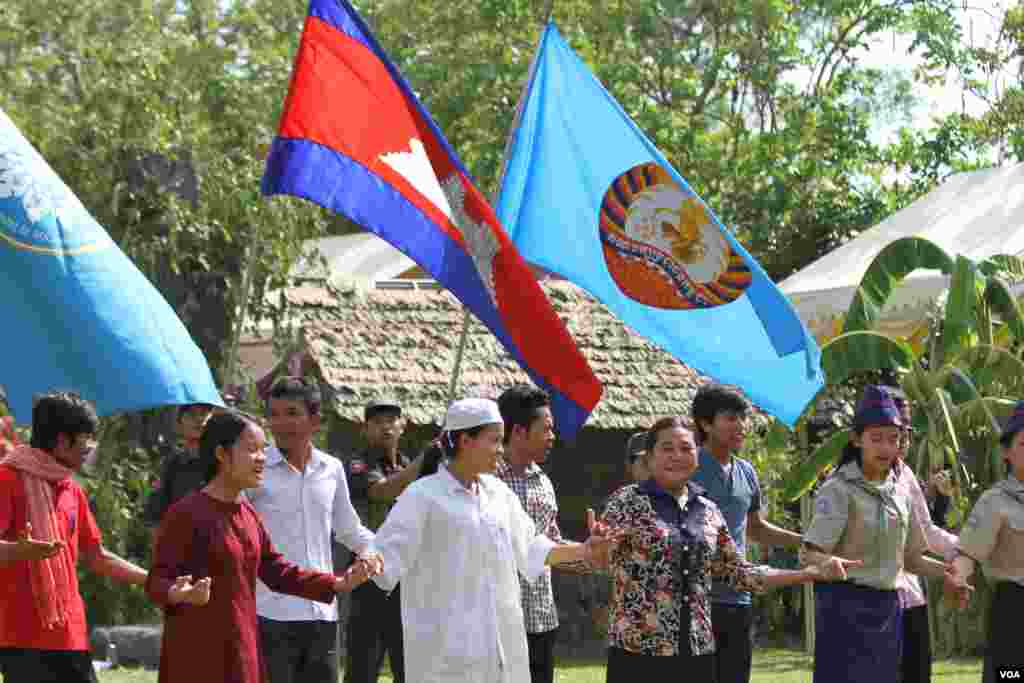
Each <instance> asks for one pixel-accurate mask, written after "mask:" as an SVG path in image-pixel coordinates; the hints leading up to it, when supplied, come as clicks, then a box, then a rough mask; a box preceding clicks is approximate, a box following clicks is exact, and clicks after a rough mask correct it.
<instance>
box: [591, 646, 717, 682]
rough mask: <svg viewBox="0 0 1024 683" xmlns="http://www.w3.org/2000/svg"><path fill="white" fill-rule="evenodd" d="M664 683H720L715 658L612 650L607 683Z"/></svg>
mask: <svg viewBox="0 0 1024 683" xmlns="http://www.w3.org/2000/svg"><path fill="white" fill-rule="evenodd" d="M661 681H666V682H668V681H693V683H720V682H716V680H715V657H714V655H699V656H696V657H695V656H693V655H675V656H671V657H656V656H654V655H639V654H635V653H633V652H627V651H626V650H621V649H619V648H617V647H610V648H608V668H607V670H606V672H605V683H660V682H661Z"/></svg>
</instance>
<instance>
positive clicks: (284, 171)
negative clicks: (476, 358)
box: [263, 0, 601, 437]
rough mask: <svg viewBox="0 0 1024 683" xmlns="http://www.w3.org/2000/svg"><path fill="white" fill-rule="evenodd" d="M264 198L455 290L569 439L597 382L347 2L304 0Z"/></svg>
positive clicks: (594, 396) (597, 390) (593, 399)
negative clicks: (324, 216)
mask: <svg viewBox="0 0 1024 683" xmlns="http://www.w3.org/2000/svg"><path fill="white" fill-rule="evenodd" d="M263 192H264V194H267V195H273V194H290V195H295V196H298V197H304V198H306V199H309V200H311V201H313V202H315V203H317V204H319V205H321V206H323V207H325V208H327V209H330V210H332V211H336V212H338V213H341V214H343V215H345V216H348V217H349V218H350V219H352V220H354V221H356V222H357V223H359V224H360V225H362V226H363V227H365V228H366V229H368V230H370V231H372V232H374V233H376V234H377V235H379V236H380V237H382V238H383V239H385V240H387V241H388V242H390V243H391V244H393V245H394V246H395V247H397V248H398V249H399V250H401V251H402V252H403V253H405V254H406V255H408V256H409V258H411V259H413V260H414V261H416V262H417V263H418V264H420V266H422V267H423V269H424V270H426V271H427V272H429V273H430V274H431V275H433V276H434V278H435V279H436V280H437V281H438V282H439V283H441V285H443V286H444V287H445V288H447V289H448V290H449V291H450V292H452V294H454V295H455V296H456V297H457V298H458V299H459V300H460V301H461V302H462V303H463V304H465V306H466V307H467V308H468V309H469V310H471V311H472V312H473V313H474V314H476V316H477V318H479V319H480V320H481V321H482V322H483V323H484V324H485V325H487V327H488V328H489V329H490V330H491V332H492V333H494V335H495V336H496V337H497V338H498V339H499V340H500V341H501V342H502V344H504V346H505V348H507V349H508V350H509V352H510V353H511V354H512V355H513V357H515V359H516V360H517V361H518V362H519V364H520V365H521V366H522V367H523V368H524V369H525V370H526V371H527V372H528V373H529V374H530V376H531V377H532V378H533V380H534V381H535V382H536V383H537V384H538V385H539V386H541V387H542V388H544V389H546V390H547V391H548V392H549V393H550V394H551V399H552V412H553V413H554V417H555V421H556V425H557V427H558V430H559V432H560V433H561V434H562V435H563V436H565V437H569V436H571V435H573V434H574V433H575V432H576V431H577V430H578V429H579V427H580V426H582V425H583V423H584V422H585V421H586V419H587V416H588V415H589V414H590V412H591V411H592V410H593V409H594V406H595V405H596V404H597V402H598V400H599V399H600V397H601V385H600V383H599V382H598V381H597V379H596V378H595V377H594V374H593V372H592V371H591V369H590V367H589V366H588V365H587V363H586V360H584V358H583V356H582V355H581V354H580V352H579V350H578V349H577V348H576V345H575V343H574V342H573V340H572V338H571V337H570V336H569V333H568V332H567V331H566V329H565V326H564V325H563V324H562V321H561V319H560V318H559V317H558V315H557V314H556V313H555V311H554V310H553V309H552V307H551V305H550V303H549V302H548V300H547V297H546V296H545V295H544V292H543V290H542V289H541V288H540V285H538V284H537V281H536V279H535V278H534V276H533V273H532V272H531V270H530V268H529V266H528V265H527V264H526V262H525V261H523V259H522V257H521V256H520V255H519V252H518V251H517V250H516V247H515V245H513V244H512V242H511V241H510V240H509V238H508V236H507V235H506V234H505V231H504V230H503V229H502V227H501V225H500V223H499V222H498V219H497V218H496V216H495V214H494V210H493V209H492V208H491V207H490V205H489V204H488V203H487V201H486V200H485V199H484V197H483V195H482V194H481V193H480V191H479V190H477V188H476V187H475V186H474V185H473V182H472V180H470V178H469V173H468V172H467V171H466V169H465V168H464V167H463V166H462V163H461V162H460V161H459V159H458V157H457V156H456V154H455V151H454V150H453V149H452V148H451V146H450V145H449V144H448V141H447V140H445V138H444V135H443V134H442V133H441V131H440V129H439V128H438V127H437V125H436V124H435V123H434V121H433V119H432V118H431V117H430V114H429V113H427V111H426V109H425V108H424V107H423V105H421V104H420V102H419V100H417V98H416V96H415V95H414V94H413V93H412V90H411V88H410V87H409V85H408V84H407V83H406V82H405V79H404V78H403V77H402V75H401V74H400V73H399V72H398V70H397V69H396V68H395V66H394V65H393V64H392V63H391V61H390V60H389V59H388V57H387V55H386V54H385V53H384V50H382V49H381V47H380V45H378V43H377V41H376V39H375V38H374V36H373V34H372V33H371V32H370V30H369V28H367V26H366V24H365V23H364V22H363V20H362V19H361V18H360V17H359V15H358V13H357V12H356V11H355V9H353V7H352V6H351V5H350V4H348V2H345V1H344V0H312V2H311V3H310V8H309V16H308V17H307V19H306V25H305V28H304V29H303V33H302V42H301V44H300V45H299V51H298V54H297V56H296V58H295V68H294V72H293V73H292V81H291V86H290V88H289V92H288V98H287V99H286V101H285V104H284V111H283V112H282V114H281V124H280V129H279V131H278V137H277V138H276V139H275V140H274V144H273V146H272V148H271V151H270V156H269V158H268V159H267V168H266V172H265V174H264V177H263Z"/></svg>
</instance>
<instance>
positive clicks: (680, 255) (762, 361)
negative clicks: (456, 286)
mask: <svg viewBox="0 0 1024 683" xmlns="http://www.w3.org/2000/svg"><path fill="white" fill-rule="evenodd" d="M516 120H517V123H516V127H515V130H514V131H513V134H512V137H511V139H510V145H509V151H508V154H507V155H506V157H507V161H506V166H505V173H504V179H503V183H502V187H501V192H500V196H499V200H498V206H497V212H498V217H499V218H500V219H501V221H502V223H503V224H504V226H505V229H506V230H507V231H508V234H509V236H510V237H511V238H512V240H513V241H514V242H515V244H516V246H517V247H519V250H520V252H521V253H522V255H523V256H524V257H525V258H526V259H527V260H528V261H531V262H533V263H535V264H537V265H539V266H541V267H543V268H545V269H547V270H549V271H551V272H555V273H558V274H559V275H561V276H563V277H565V278H566V279H567V280H569V281H570V282H573V283H575V284H577V285H579V286H580V287H582V288H583V289H585V290H587V291H588V292H590V293H591V294H592V295H594V296H595V297H596V298H597V299H598V300H600V301H601V302H602V303H604V304H605V305H606V306H607V307H608V308H609V309H610V310H611V311H612V312H613V313H614V314H615V315H616V316H618V317H619V318H620V319H621V320H622V321H623V322H625V323H626V324H627V325H629V326H630V327H631V328H632V329H633V330H635V331H636V332H637V333H639V334H640V335H642V336H644V337H647V338H648V339H650V340H651V341H652V342H654V343H655V344H657V345H659V346H661V347H662V348H664V349H665V350H666V351H668V352H669V353H671V354H672V355H674V356H675V357H676V358H678V359H679V360H681V361H683V362H684V363H686V364H687V365H689V366H690V367H692V368H694V369H695V370H698V371H700V372H702V373H704V374H705V375H709V376H711V377H713V378H715V379H716V380H718V381H720V382H725V383H729V384H734V385H736V386H738V387H740V388H741V389H742V390H743V391H744V392H745V393H746V394H747V395H748V396H749V397H750V398H751V400H753V401H754V403H756V404H757V405H758V406H759V407H761V408H762V409H764V410H765V411H767V412H769V413H771V414H773V415H775V416H776V417H778V418H779V419H780V420H782V421H783V422H785V423H786V424H789V425H792V424H793V423H794V422H795V421H796V420H797V418H798V417H799V416H800V414H801V412H802V411H803V409H804V407H805V406H806V405H807V404H808V403H809V402H810V401H811V399H813V398H814V396H815V394H816V393H817V392H818V391H819V390H820V389H821V387H822V385H823V373H822V371H821V359H820V356H821V354H820V350H819V349H818V346H817V344H816V343H815V341H814V339H813V338H812V337H811V336H810V335H809V334H808V332H807V329H806V328H805V327H804V325H803V323H802V322H801V321H800V319H799V317H797V314H796V311H795V310H794V309H793V307H792V305H791V304H790V303H789V300H788V299H786V296H785V295H784V294H783V293H782V292H781V291H780V290H779V289H778V288H777V287H776V286H775V284H774V283H773V282H772V281H771V280H770V279H769V278H768V276H767V274H765V272H764V270H763V269H762V268H761V267H760V265H758V263H757V262H756V261H755V260H754V259H753V258H752V257H751V256H750V254H748V253H747V251H746V250H745V249H744V248H743V245H741V244H740V243H739V242H738V241H737V240H736V239H735V238H734V237H733V236H732V235H731V234H730V233H729V231H728V230H727V229H726V228H725V226H723V225H722V223H721V222H720V221H719V220H718V218H717V217H716V216H715V214H714V213H713V212H712V211H711V210H710V209H709V208H708V206H707V205H706V204H705V203H704V202H703V201H702V200H701V198H700V197H698V196H697V195H696V193H695V192H694V191H693V190H692V189H691V188H690V185H689V184H688V183H687V182H686V180H684V179H683V177H682V176H681V175H680V174H679V173H678V172H677V171H676V170H675V169H674V168H672V166H671V164H669V163H668V161H667V160H666V159H665V157H664V156H663V155H662V154H661V152H660V151H659V150H658V149H657V147H655V146H654V144H653V143H652V142H651V141H650V140H648V139H647V137H646V136H645V135H644V134H643V132H642V131H641V130H640V129H639V127H637V125H636V124H635V123H634V122H633V121H632V120H631V119H630V118H629V116H628V115H627V114H626V113H625V111H623V109H622V107H621V106H620V105H619V103H618V102H616V101H615V98H613V97H612V96H611V95H610V94H609V93H608V91H607V90H605V88H604V87H603V86H602V85H601V83H600V82H599V81H598V80H597V78H596V77H595V76H594V75H593V74H592V73H591V72H590V70H589V69H588V68H587V66H586V65H585V64H584V63H583V62H582V61H581V60H580V59H579V57H578V56H577V55H576V53H575V52H573V50H572V49H571V48H570V47H569V46H568V45H567V44H566V43H565V41H564V40H563V39H562V36H561V35H559V32H558V29H557V28H555V25H554V23H549V24H548V26H547V28H546V29H545V32H544V36H543V37H542V39H541V42H540V46H539V47H538V51H537V55H536V56H535V58H534V63H533V67H532V70H531V73H530V81H529V83H528V86H527V90H526V93H525V95H524V98H523V101H522V102H521V104H520V110H519V112H518V114H517V119H516ZM683 408H684V407H683V406H680V409H681V410H682V409H683Z"/></svg>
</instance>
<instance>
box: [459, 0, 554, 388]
mask: <svg viewBox="0 0 1024 683" xmlns="http://www.w3.org/2000/svg"><path fill="white" fill-rule="evenodd" d="M554 6H555V0H548V4H547V6H546V7H545V9H544V19H543V20H542V22H541V30H540V38H538V39H537V48H536V49H535V50H534V51H533V59H532V61H531V62H530V70H529V71H528V72H527V74H526V82H525V83H524V84H523V89H522V90H521V91H520V93H519V101H518V102H516V112H515V115H514V116H513V117H512V126H511V128H510V129H509V132H508V136H507V137H506V138H505V149H504V151H503V153H502V157H501V169H500V170H499V171H498V188H499V189H498V191H500V189H501V185H502V183H504V182H505V170H506V169H507V167H508V157H509V153H510V152H511V151H512V141H513V140H514V139H515V135H516V130H517V129H518V128H519V121H520V119H521V118H522V115H523V105H524V104H525V103H526V95H527V94H528V93H529V91H530V84H531V83H533V75H534V72H535V71H536V70H537V55H538V54H539V53H540V45H541V41H542V40H544V30H545V28H546V27H547V24H548V22H549V21H550V20H551V13H552V12H553V11H554ZM497 198H498V197H497V193H495V196H494V199H493V200H492V201H497ZM469 323H470V314H469V309H468V308H466V307H465V306H463V307H462V331H461V333H460V334H459V346H458V348H457V349H456V351H455V364H454V366H453V367H452V378H451V381H449V383H448V403H451V402H452V401H454V400H455V389H456V387H457V385H458V383H459V377H460V375H461V374H462V358H463V357H464V356H465V353H466V342H467V341H468V340H469Z"/></svg>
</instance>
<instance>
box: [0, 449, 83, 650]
mask: <svg viewBox="0 0 1024 683" xmlns="http://www.w3.org/2000/svg"><path fill="white" fill-rule="evenodd" d="M54 502H55V503H56V505H57V510H58V514H57V520H58V524H59V525H60V526H59V529H58V531H59V533H60V535H61V538H62V539H63V540H64V541H65V542H66V544H67V549H66V550H65V551H64V552H70V553H71V561H72V563H73V564H74V565H76V566H77V565H78V556H79V554H80V553H83V552H84V553H89V552H91V551H94V550H96V549H98V548H99V547H100V544H101V542H102V538H101V536H100V530H99V528H97V526H96V520H95V518H93V516H92V511H90V510H89V501H88V499H87V498H86V497H85V491H83V490H82V487H81V486H79V485H78V483H77V482H75V481H74V480H73V479H67V480H65V481H62V482H59V483H58V484H54ZM26 503H27V501H26V500H25V487H24V485H23V484H22V481H21V474H20V473H19V472H18V471H16V470H14V469H11V468H10V467H6V466H2V465H0V539H2V540H4V541H15V540H17V535H18V532H20V531H24V529H25V523H26V521H27V519H26V514H27V504H26ZM31 585H32V580H31V578H30V576H29V562H28V561H19V562H10V563H7V564H0V648H4V647H10V648H22V649H28V650H88V649H89V636H88V631H87V629H86V626H85V605H84V604H83V603H82V596H81V594H80V593H79V592H78V577H77V576H72V577H71V586H70V587H69V590H70V592H71V595H70V596H68V597H69V598H70V600H69V605H70V608H71V613H70V615H69V616H68V620H67V622H66V623H65V624H64V625H63V626H58V627H57V628H53V629H44V628H43V625H42V622H41V621H40V619H39V614H38V612H37V611H36V605H35V599H34V598H33V596H32V591H31V590H30V589H29V587H30V586H31Z"/></svg>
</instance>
